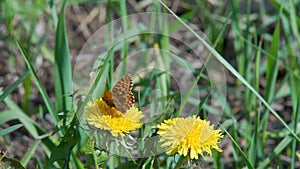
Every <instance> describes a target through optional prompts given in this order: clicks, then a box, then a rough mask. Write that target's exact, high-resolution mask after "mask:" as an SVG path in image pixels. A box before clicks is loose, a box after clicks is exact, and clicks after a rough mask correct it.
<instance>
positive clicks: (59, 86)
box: [54, 1, 72, 112]
mask: <svg viewBox="0 0 300 169" xmlns="http://www.w3.org/2000/svg"><path fill="white" fill-rule="evenodd" d="M65 6H66V1H64V3H63V6H62V8H61V12H60V15H59V20H58V25H57V30H56V39H55V62H54V68H55V79H54V80H55V96H56V103H57V105H56V106H57V111H58V112H60V111H69V110H70V109H71V105H72V97H71V93H72V72H71V61H70V55H69V45H68V39H67V35H66V24H65Z"/></svg>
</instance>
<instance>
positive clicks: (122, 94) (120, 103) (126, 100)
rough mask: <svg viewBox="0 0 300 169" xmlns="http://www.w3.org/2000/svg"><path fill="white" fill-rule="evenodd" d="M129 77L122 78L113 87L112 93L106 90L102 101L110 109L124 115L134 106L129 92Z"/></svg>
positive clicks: (130, 85)
mask: <svg viewBox="0 0 300 169" xmlns="http://www.w3.org/2000/svg"><path fill="white" fill-rule="evenodd" d="M131 90H132V80H131V75H130V74H126V75H125V76H123V77H122V78H121V79H120V80H119V81H118V82H117V83H116V84H115V86H114V87H113V89H112V92H110V91H108V90H106V91H105V92H104V94H103V97H102V99H103V100H104V101H105V103H106V104H107V105H108V106H110V107H115V108H116V109H117V110H119V111H120V112H122V113H125V112H126V111H127V110H128V109H130V108H131V107H132V106H133V104H134V96H133V94H132V92H131Z"/></svg>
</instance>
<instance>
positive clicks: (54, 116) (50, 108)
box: [16, 40, 59, 124]
mask: <svg viewBox="0 0 300 169" xmlns="http://www.w3.org/2000/svg"><path fill="white" fill-rule="evenodd" d="M16 43H17V45H18V48H19V50H20V52H21V54H22V56H23V59H24V60H25V63H26V65H27V67H28V69H29V70H30V72H31V73H32V76H33V79H34V81H35V83H36V85H37V87H38V89H39V91H40V93H41V95H42V97H43V100H44V102H45V104H46V107H47V109H48V111H49V113H50V115H51V117H52V119H53V121H54V124H57V123H58V121H59V119H58V115H57V114H56V112H55V111H54V108H53V105H52V103H51V101H50V98H49V96H48V94H47V93H46V90H45V88H44V86H43V85H42V83H41V81H40V79H39V77H38V76H37V74H36V72H35V70H34V69H33V66H32V65H31V63H30V61H29V59H28V58H29V57H28V54H27V53H26V51H25V50H24V48H23V46H22V45H21V43H20V42H19V41H18V40H16Z"/></svg>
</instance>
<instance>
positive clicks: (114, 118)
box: [85, 98, 144, 137]
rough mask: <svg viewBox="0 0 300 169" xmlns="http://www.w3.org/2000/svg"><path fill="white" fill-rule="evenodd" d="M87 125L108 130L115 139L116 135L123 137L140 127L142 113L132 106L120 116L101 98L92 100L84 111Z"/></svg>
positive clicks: (119, 113)
mask: <svg viewBox="0 0 300 169" xmlns="http://www.w3.org/2000/svg"><path fill="white" fill-rule="evenodd" d="M85 113H86V114H87V118H86V119H85V120H86V121H87V122H88V123H89V124H91V125H93V126H95V127H97V128H100V129H103V130H109V131H110V132H111V134H112V135H113V136H115V137H117V136H118V135H121V136H124V135H125V133H128V132H130V131H133V130H136V129H138V128H140V127H141V126H142V123H141V122H140V120H141V119H142V118H143V116H144V115H143V113H142V112H141V111H139V110H138V109H137V108H136V107H134V106H132V107H131V108H130V109H128V110H127V111H126V113H125V114H122V113H121V112H120V111H118V110H117V109H115V108H114V107H110V106H108V105H107V104H106V103H105V102H104V101H103V100H102V98H99V99H94V100H93V101H92V102H89V103H88V106H87V107H86V109H85Z"/></svg>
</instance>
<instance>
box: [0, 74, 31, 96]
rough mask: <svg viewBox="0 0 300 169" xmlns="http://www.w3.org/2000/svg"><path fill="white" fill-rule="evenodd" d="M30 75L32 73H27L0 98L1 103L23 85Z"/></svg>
mask: <svg viewBox="0 0 300 169" xmlns="http://www.w3.org/2000/svg"><path fill="white" fill-rule="evenodd" d="M29 74H30V71H27V72H25V73H24V74H23V75H22V76H21V77H20V78H19V79H18V80H17V81H15V82H14V83H13V84H12V85H11V86H9V88H8V89H7V90H6V91H5V92H4V93H3V94H2V95H1V96H0V102H2V101H3V100H4V99H5V98H6V97H7V96H8V95H9V94H10V93H11V92H12V91H13V90H15V88H17V87H18V86H19V84H20V83H22V82H23V81H24V80H25V79H26V77H27V76H28V75H29Z"/></svg>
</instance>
